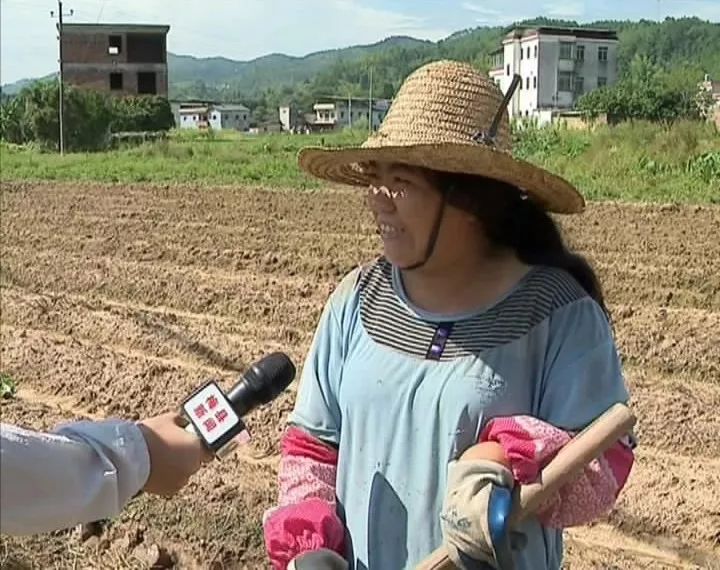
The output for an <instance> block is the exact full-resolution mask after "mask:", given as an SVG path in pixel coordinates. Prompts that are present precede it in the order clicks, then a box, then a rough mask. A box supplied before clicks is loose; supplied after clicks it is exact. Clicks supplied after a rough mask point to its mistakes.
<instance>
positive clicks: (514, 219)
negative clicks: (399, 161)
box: [433, 172, 609, 316]
mask: <svg viewBox="0 0 720 570" xmlns="http://www.w3.org/2000/svg"><path fill="white" fill-rule="evenodd" d="M433 175H434V177H435V179H436V182H437V185H438V187H439V188H440V189H441V190H442V191H443V192H444V193H445V197H446V200H447V202H448V203H449V204H453V205H455V206H457V207H459V208H463V209H464V210H466V211H471V212H472V213H473V214H475V216H477V218H478V219H479V221H480V222H481V224H482V225H483V228H484V230H485V234H486V235H487V238H488V240H489V241H490V243H491V244H492V245H494V246H498V247H506V248H510V249H512V250H514V251H515V253H516V255H517V256H518V257H519V258H520V260H521V261H522V262H523V263H527V264H528V265H546V266H551V267H557V268H560V269H564V270H565V271H567V272H568V273H569V274H570V275H572V277H573V278H574V279H575V280H576V281H577V282H578V283H579V284H580V285H581V286H582V288H583V289H585V291H586V292H587V293H588V295H589V296H590V297H592V298H593V299H594V300H595V301H596V302H597V303H598V304H599V305H600V307H601V308H602V310H603V312H605V314H606V315H608V316H609V314H608V310H607V307H606V306H605V299H604V297H603V292H602V287H601V285H600V281H599V279H598V278H597V275H596V274H595V271H594V270H593V268H592V267H591V266H590V264H589V263H588V261H587V260H586V259H585V258H584V257H582V256H581V255H578V254H576V253H573V252H572V251H570V250H569V249H568V247H567V246H566V244H565V241H564V240H563V237H562V233H561V232H560V228H559V227H558V226H557V224H556V223H555V221H554V220H553V219H552V217H550V215H549V214H548V213H547V212H546V211H545V210H544V209H543V208H542V206H540V205H539V204H538V203H537V202H535V201H533V200H532V198H530V197H529V196H526V195H524V194H523V193H522V192H521V191H520V190H519V189H518V188H517V187H516V186H513V185H511V184H506V183H504V182H501V181H498V180H494V179H490V178H484V177H481V176H474V175H467V174H454V173H445V172H442V173H438V172H435V173H434V174H433Z"/></svg>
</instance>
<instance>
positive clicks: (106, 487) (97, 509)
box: [0, 412, 212, 534]
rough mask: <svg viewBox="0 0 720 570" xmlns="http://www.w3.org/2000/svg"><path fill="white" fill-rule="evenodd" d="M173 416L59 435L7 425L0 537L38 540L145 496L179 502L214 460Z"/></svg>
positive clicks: (64, 429)
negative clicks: (193, 479)
mask: <svg viewBox="0 0 720 570" xmlns="http://www.w3.org/2000/svg"><path fill="white" fill-rule="evenodd" d="M181 423H182V419H181V418H180V416H179V415H177V414H176V413H173V412H170V413H166V414H163V415H160V416H156V417H153V418H149V419H146V420H143V421H142V422H139V423H134V422H126V421H122V420H105V421H98V422H90V421H80V422H73V423H70V424H66V425H64V426H60V427H59V428H57V429H56V430H54V431H53V432H52V433H40V432H34V431H28V430H24V429H21V428H18V427H15V426H10V425H7V424H0V427H1V438H0V513H1V514H0V532H2V533H6V534H38V533H43V532H49V531H53V530H59V529H63V528H68V527H71V526H74V525H76V524H79V523H86V522H91V521H95V520H100V519H104V518H111V517H114V516H117V515H118V514H119V513H120V511H121V510H122V509H123V508H124V507H125V505H126V504H127V502H128V501H129V500H130V499H131V498H132V497H133V496H135V495H136V494H137V493H138V492H139V491H141V490H144V491H146V492H148V493H154V494H159V495H166V496H167V495H172V494H174V493H176V492H177V491H179V490H180V489H181V488H182V487H183V486H184V485H185V484H186V483H187V481H188V479H189V478H190V476H191V475H192V474H193V473H195V472H196V471H197V470H198V469H199V468H200V467H201V466H202V464H203V462H206V461H210V460H211V459H212V454H211V453H210V452H209V451H208V450H207V449H205V448H204V446H203V444H202V442H201V441H200V439H199V438H197V437H195V436H194V435H192V434H189V433H187V432H186V431H185V430H184V429H183V428H182V427H181Z"/></svg>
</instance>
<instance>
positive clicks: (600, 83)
mask: <svg viewBox="0 0 720 570" xmlns="http://www.w3.org/2000/svg"><path fill="white" fill-rule="evenodd" d="M606 85H607V77H603V76H600V77H598V87H605V86H606Z"/></svg>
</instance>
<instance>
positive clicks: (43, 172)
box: [0, 122, 720, 203]
mask: <svg viewBox="0 0 720 570" xmlns="http://www.w3.org/2000/svg"><path fill="white" fill-rule="evenodd" d="M365 137H366V133H365V132H364V131H347V132H341V133H333V134H327V135H262V136H253V135H245V134H237V133H220V134H215V135H214V136H208V135H205V134H200V133H197V132H189V131H185V132H173V133H172V134H171V136H170V137H169V139H167V140H163V141H157V142H150V143H146V144H143V145H141V146H135V147H128V148H123V149H118V150H113V151H109V152H103V153H89V154H86V153H79V154H68V155H66V156H64V157H60V156H59V155H58V154H55V153H44V152H40V151H38V150H37V149H33V148H25V147H12V146H9V145H2V146H1V147H0V152H1V153H2V156H1V157H0V167H1V174H0V176H1V178H2V180H8V181H9V180H59V181H100V182H120V183H133V182H155V183H173V182H180V183H182V182H186V183H187V182H190V183H202V184H257V185H263V186H270V187H284V188H297V189H304V188H317V187H319V186H320V185H321V183H320V182H318V181H316V180H314V179H313V178H311V177H309V176H306V175H305V174H303V173H302V172H301V171H300V170H299V169H298V167H297V152H298V150H299V149H300V148H302V147H303V146H306V145H321V144H323V143H324V144H325V145H326V146H347V145H351V144H358V143H360V142H362V140H364V138H365ZM515 153H516V154H517V155H518V156H520V157H522V158H525V159H526V160H529V161H530V162H533V163H535V164H539V165H541V166H544V167H545V168H547V169H549V170H550V171H551V172H555V173H557V174H559V175H561V176H563V177H565V178H567V179H568V180H570V181H571V182H572V183H574V184H576V185H577V186H578V187H579V188H580V190H581V192H582V193H583V194H584V195H585V197H586V198H587V199H588V200H630V201H647V202H684V203H720V134H719V133H718V131H717V129H716V127H714V126H713V125H711V124H706V123H694V122H680V123H677V124H675V125H674V126H673V127H671V128H664V127H662V126H660V125H657V124H651V123H645V122H636V123H632V124H631V123H625V124H621V125H618V126H615V127H599V128H597V129H596V130H594V131H592V132H591V131H587V130H581V131H578V130H569V129H564V128H559V127H558V128H545V129H526V130H525V131H523V132H522V134H520V135H519V138H518V140H517V142H516V146H515Z"/></svg>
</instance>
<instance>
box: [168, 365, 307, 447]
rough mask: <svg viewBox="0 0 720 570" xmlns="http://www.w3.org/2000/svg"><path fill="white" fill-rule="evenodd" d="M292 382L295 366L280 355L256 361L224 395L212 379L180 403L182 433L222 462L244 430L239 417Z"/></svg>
mask: <svg viewBox="0 0 720 570" xmlns="http://www.w3.org/2000/svg"><path fill="white" fill-rule="evenodd" d="M294 379H295V365H294V364H293V362H292V360H290V358H289V357H288V356H287V355H286V354H285V353H283V352H273V353H272V354H269V355H267V356H265V357H264V358H262V359H260V360H258V361H257V362H255V363H254V364H252V365H251V366H250V368H249V369H248V370H247V371H245V373H244V374H243V376H242V378H241V379H240V380H239V381H238V382H237V383H236V384H235V386H233V388H232V389H231V390H230V391H229V392H228V393H227V395H225V393H224V392H223V391H222V389H221V388H220V386H218V384H217V382H215V381H214V380H210V381H209V382H207V383H206V384H205V385H204V386H202V387H201V388H199V389H198V390H196V391H195V392H193V393H192V394H191V395H190V396H188V397H187V398H186V399H185V401H184V402H183V403H182V411H183V415H184V416H185V418H186V419H187V420H188V425H187V426H186V427H185V431H187V432H189V433H193V434H195V435H197V436H198V437H200V438H201V439H202V440H203V441H204V443H205V445H206V446H207V447H208V448H209V449H210V450H212V451H213V453H214V454H215V456H216V457H217V458H218V459H222V458H223V457H225V456H226V455H228V454H229V453H230V452H231V451H233V450H234V449H235V448H236V447H237V446H238V444H239V443H240V441H241V440H242V439H243V438H242V435H241V434H242V433H243V432H244V431H245V422H243V420H242V417H243V416H244V415H246V414H247V413H249V412H251V411H252V410H254V409H255V408H256V407H258V406H260V405H262V404H267V403H268V402H270V401H271V400H273V399H275V398H276V397H277V396H278V395H280V394H281V393H282V392H283V391H284V390H285V388H287V387H288V386H289V385H290V383H291V382H292V381H293V380H294Z"/></svg>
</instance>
